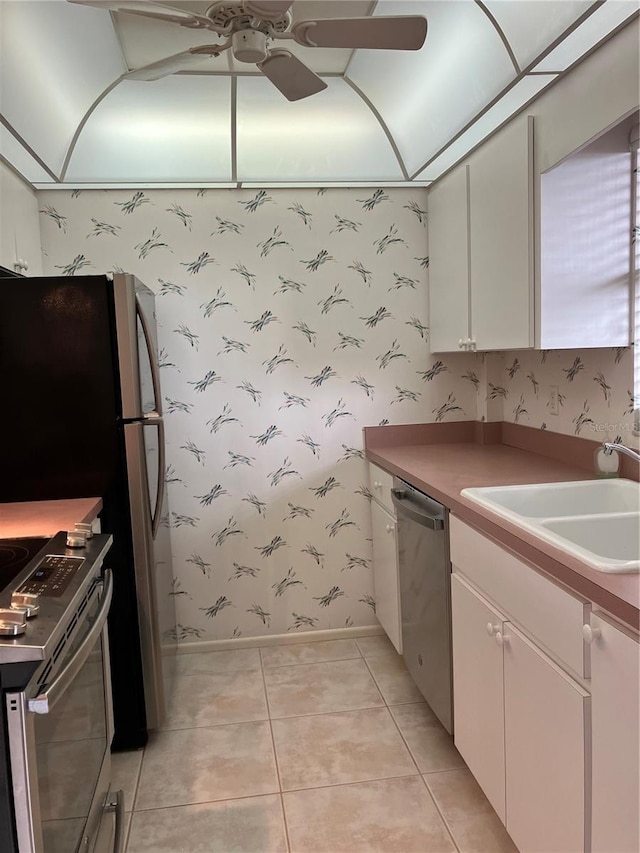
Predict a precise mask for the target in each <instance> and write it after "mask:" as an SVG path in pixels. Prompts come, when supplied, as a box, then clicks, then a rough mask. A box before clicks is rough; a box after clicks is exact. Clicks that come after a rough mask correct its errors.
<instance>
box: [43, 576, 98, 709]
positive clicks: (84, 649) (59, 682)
mask: <svg viewBox="0 0 640 853" xmlns="http://www.w3.org/2000/svg"><path fill="white" fill-rule="evenodd" d="M102 584H103V592H102V596H101V599H100V609H99V610H98V613H97V614H96V618H95V621H94V623H93V624H92V625H91V627H90V628H89V630H88V631H87V633H86V634H85V636H84V637H83V638H82V642H81V643H80V645H79V646H78V648H77V649H76V651H75V652H74V654H73V655H72V657H71V659H70V660H69V662H68V663H67V664H66V666H65V667H63V669H62V670H61V671H60V672H59V673H58V675H56V677H55V678H54V680H53V681H52V682H51V684H50V685H49V687H48V688H47V689H46V690H45V691H44V693H41V694H40V695H39V696H36V697H35V698H34V699H29V700H28V701H27V707H28V709H29V710H30V711H32V712H33V713H34V714H48V713H49V711H51V709H52V708H53V707H54V706H55V705H56V703H57V702H58V700H59V699H60V697H61V696H62V695H63V693H64V692H65V691H66V689H67V688H68V687H69V685H70V684H71V682H72V681H73V679H74V678H75V677H76V675H77V674H78V672H79V671H80V669H81V668H82V666H83V664H84V663H85V661H86V660H87V658H88V657H89V655H90V654H91V650H92V649H93V647H94V645H95V643H96V641H97V639H98V637H99V636H100V634H101V633H102V629H103V628H104V625H105V622H106V621H107V616H108V615H109V607H110V605H111V598H112V596H113V574H112V572H111V569H106V570H105V573H104V579H103V581H102Z"/></svg>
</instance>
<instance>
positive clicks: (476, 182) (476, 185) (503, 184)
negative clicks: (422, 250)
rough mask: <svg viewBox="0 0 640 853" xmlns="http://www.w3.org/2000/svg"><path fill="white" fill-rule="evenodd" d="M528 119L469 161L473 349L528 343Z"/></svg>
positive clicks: (530, 207)
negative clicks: (474, 347)
mask: <svg viewBox="0 0 640 853" xmlns="http://www.w3.org/2000/svg"><path fill="white" fill-rule="evenodd" d="M532 202H533V118H532V117H530V116H521V117H520V118H517V119H515V120H514V121H512V122H510V123H509V125H508V126H507V127H506V128H504V129H503V130H501V131H500V132H499V133H497V134H496V135H495V136H494V137H493V138H492V139H491V141H490V142H489V143H488V144H487V145H484V146H482V148H480V149H479V150H478V151H477V152H476V153H475V154H474V155H473V156H472V157H471V160H470V186H469V219H470V231H469V240H470V269H471V331H472V334H471V337H472V339H473V341H475V346H476V348H477V349H479V350H489V349H491V350H499V349H527V348H529V347H531V346H533V230H534V229H533V204H532Z"/></svg>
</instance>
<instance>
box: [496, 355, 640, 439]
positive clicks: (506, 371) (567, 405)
mask: <svg viewBox="0 0 640 853" xmlns="http://www.w3.org/2000/svg"><path fill="white" fill-rule="evenodd" d="M487 359H488V361H489V364H488V365H487V370H486V381H485V387H484V388H482V389H481V391H480V393H481V394H482V395H483V396H484V398H485V399H488V400H493V401H495V403H497V409H498V415H497V416H496V415H495V411H494V412H493V413H492V416H491V419H492V420H498V419H502V420H505V421H510V422H511V423H519V424H522V425H523V426H531V427H536V428H538V429H548V430H551V431H552V432H560V433H564V434H567V435H576V436H580V437H582V438H588V439H591V440H594V441H599V440H602V441H605V440H607V439H613V438H616V437H620V438H621V439H622V441H623V443H624V444H627V445H630V446H633V445H634V438H633V435H632V430H633V408H634V396H633V347H626V348H619V349H591V350H547V351H544V350H543V351H534V350H524V351H520V352H505V353H492V354H490V355H488V356H487ZM552 387H555V388H557V389H558V400H559V413H558V414H557V415H554V414H552V413H551V409H550V393H551V388H552ZM635 406H636V407H637V406H638V401H637V400H636V401H635Z"/></svg>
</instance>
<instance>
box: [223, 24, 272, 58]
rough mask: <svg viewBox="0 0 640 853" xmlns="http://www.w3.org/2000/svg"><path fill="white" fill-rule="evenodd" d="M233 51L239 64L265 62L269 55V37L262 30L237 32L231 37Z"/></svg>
mask: <svg viewBox="0 0 640 853" xmlns="http://www.w3.org/2000/svg"><path fill="white" fill-rule="evenodd" d="M231 50H232V51H233V56H234V59H237V60H238V62H254V63H257V62H264V60H265V59H266V58H267V56H268V55H269V51H268V50H267V37H266V35H265V34H264V33H261V32H260V30H236V32H235V33H233V35H232V36H231Z"/></svg>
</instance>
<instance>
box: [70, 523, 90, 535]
mask: <svg viewBox="0 0 640 853" xmlns="http://www.w3.org/2000/svg"><path fill="white" fill-rule="evenodd" d="M73 532H74V533H75V532H78V533H84V536H85V539H91V537H92V536H93V528H92V527H91V525H90V524H85V523H84V522H81V521H76V523H75V524H74V525H73Z"/></svg>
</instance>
